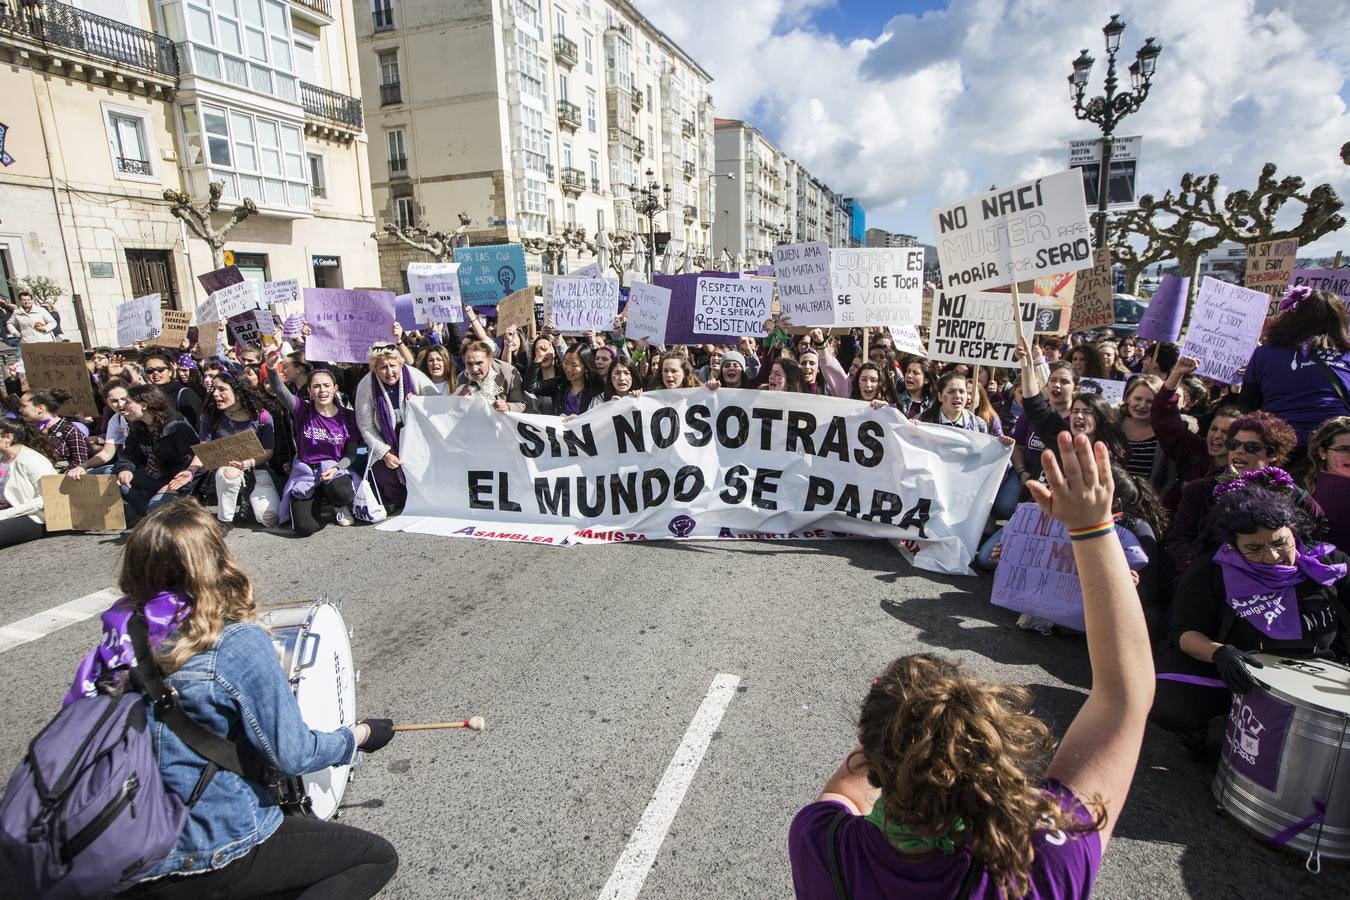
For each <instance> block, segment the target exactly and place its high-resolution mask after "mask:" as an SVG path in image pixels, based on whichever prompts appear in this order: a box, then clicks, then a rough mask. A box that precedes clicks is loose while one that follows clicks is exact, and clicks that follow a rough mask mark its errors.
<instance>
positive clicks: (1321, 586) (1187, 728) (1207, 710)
mask: <svg viewBox="0 0 1350 900" xmlns="http://www.w3.org/2000/svg"><path fill="white" fill-rule="evenodd" d="M1254 474H1255V473H1252V474H1249V475H1246V476H1243V477H1240V478H1238V479H1235V480H1233V481H1231V482H1228V483H1227V484H1224V485H1221V486H1219V487H1218V488H1217V489H1216V490H1215V492H1214V493H1216V494H1218V497H1216V498H1215V507H1214V520H1215V522H1216V523H1217V525H1218V528H1219V529H1221V533H1222V538H1221V543H1220V545H1219V547H1218V549H1217V550H1215V551H1211V552H1209V553H1206V554H1204V555H1202V556H1198V557H1197V558H1196V561H1195V564H1194V565H1192V566H1191V567H1190V568H1189V569H1188V570H1187V571H1186V573H1185V574H1184V575H1183V576H1182V578H1181V582H1180V583H1179V584H1178V586H1177V593H1176V600H1175V601H1174V604H1173V609H1172V639H1173V641H1174V644H1175V646H1174V647H1173V649H1171V650H1169V651H1168V652H1167V653H1166V654H1164V655H1163V656H1162V657H1161V658H1160V659H1159V662H1158V689H1157V698H1156V700H1155V701H1154V704H1153V711H1152V713H1151V714H1150V715H1149V719H1150V720H1151V721H1152V722H1153V723H1154V724H1156V725H1158V726H1160V727H1162V728H1165V729H1167V730H1168V731H1173V732H1177V733H1178V734H1179V735H1180V736H1181V737H1182V739H1183V741H1184V742H1185V743H1186V744H1187V746H1188V747H1189V748H1190V749H1191V750H1192V752H1193V753H1195V754H1196V755H1197V756H1198V757H1201V758H1203V757H1204V756H1205V755H1207V753H1206V751H1207V747H1206V742H1205V741H1206V738H1205V731H1206V730H1207V725H1208V723H1209V720H1210V719H1212V718H1214V717H1215V716H1220V715H1224V714H1226V713H1227V712H1228V709H1229V706H1230V704H1231V702H1232V696H1231V694H1245V693H1247V692H1248V691H1250V690H1252V689H1254V688H1255V687H1256V680H1255V679H1254V678H1253V677H1252V673H1251V671H1250V670H1249V667H1252V666H1255V667H1257V668H1259V667H1260V665H1261V664H1260V663H1259V662H1257V661H1255V660H1254V659H1252V657H1251V656H1250V655H1249V654H1250V653H1253V652H1258V651H1259V652H1266V653H1275V654H1279V655H1280V656H1290V657H1295V658H1302V657H1312V656H1336V657H1338V658H1341V659H1344V658H1345V657H1346V652H1347V649H1348V645H1347V631H1346V629H1347V624H1348V623H1346V622H1343V621H1341V620H1340V617H1339V616H1338V615H1337V608H1338V607H1339V608H1340V609H1341V610H1344V609H1345V608H1346V607H1345V604H1346V603H1347V602H1348V601H1350V582H1348V581H1347V580H1346V577H1345V576H1346V571H1347V563H1350V557H1347V556H1346V555H1345V554H1344V553H1341V552H1340V551H1339V550H1336V549H1335V548H1334V547H1332V546H1331V545H1330V544H1321V543H1317V542H1316V540H1315V535H1316V533H1317V532H1318V530H1319V527H1320V526H1319V525H1318V523H1316V522H1315V521H1313V520H1312V519H1310V518H1309V517H1308V515H1307V513H1306V512H1305V511H1304V510H1303V509H1302V508H1301V507H1300V505H1299V504H1298V503H1297V502H1296V501H1295V499H1294V497H1293V495H1292V493H1291V491H1290V489H1291V488H1292V487H1293V482H1292V480H1290V479H1289V478H1288V477H1287V476H1285V478H1284V479H1283V480H1282V481H1279V480H1276V479H1273V478H1263V477H1260V476H1256V477H1253V475H1254ZM1281 474H1283V473H1281ZM1218 682H1222V686H1211V685H1212V684H1217V683H1218Z"/></svg>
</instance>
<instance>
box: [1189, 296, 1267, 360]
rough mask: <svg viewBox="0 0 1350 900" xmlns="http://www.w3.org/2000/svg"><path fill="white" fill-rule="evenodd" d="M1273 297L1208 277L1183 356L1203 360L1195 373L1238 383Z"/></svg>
mask: <svg viewBox="0 0 1350 900" xmlns="http://www.w3.org/2000/svg"><path fill="white" fill-rule="evenodd" d="M1269 302H1270V296H1269V295H1267V294H1265V293H1262V292H1261V291H1252V290H1248V289H1247V288H1243V287H1238V286H1237V285H1235V284H1229V283H1228V282H1226V281H1221V280H1219V279H1218V278H1209V277H1206V278H1205V279H1204V280H1203V281H1201V282H1200V290H1199V292H1198V293H1197V294H1196V295H1195V307H1194V309H1193V310H1192V312H1191V324H1190V326H1189V327H1188V328H1187V329H1186V340H1185V342H1184V343H1183V344H1182V345H1181V355H1182V356H1193V357H1195V358H1196V359H1198V360H1200V368H1198V369H1196V371H1195V374H1197V375H1200V376H1202V377H1205V378H1213V379H1214V380H1215V381H1217V382H1219V383H1220V384H1236V383H1237V381H1238V372H1239V371H1240V370H1241V369H1242V368H1244V367H1245V366H1246V365H1247V361H1248V360H1250V359H1251V357H1252V351H1253V350H1255V349H1256V342H1257V340H1258V339H1259V338H1260V337H1261V327H1262V326H1263V325H1264V324H1265V321H1266V305H1267V304H1268V303H1269Z"/></svg>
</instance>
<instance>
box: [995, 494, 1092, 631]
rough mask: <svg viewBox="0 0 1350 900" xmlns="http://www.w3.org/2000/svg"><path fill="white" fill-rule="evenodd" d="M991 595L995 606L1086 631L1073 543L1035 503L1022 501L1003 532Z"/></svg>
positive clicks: (1063, 530)
mask: <svg viewBox="0 0 1350 900" xmlns="http://www.w3.org/2000/svg"><path fill="white" fill-rule="evenodd" d="M1002 543H1003V549H1002V551H1001V553H1000V555H999V561H998V568H997V569H995V570H994V589H993V593H992V595H991V597H990V599H991V601H992V602H993V603H994V604H995V605H996V606H1002V607H1004V608H1005V609H1011V610H1015V611H1017V612H1024V613H1031V614H1032V615H1035V616H1041V617H1042V618H1046V619H1049V620H1050V621H1052V622H1054V623H1055V624H1056V625H1063V626H1064V627H1065V628H1073V629H1076V630H1078V631H1083V630H1085V628H1084V623H1083V590H1082V587H1081V586H1080V585H1079V583H1078V566H1077V564H1075V563H1074V559H1073V542H1072V541H1071V540H1069V533H1068V531H1066V530H1065V528H1064V526H1063V524H1061V523H1060V522H1059V521H1058V520H1057V519H1055V518H1054V517H1052V516H1048V515H1046V514H1045V513H1043V512H1041V508H1040V507H1039V506H1037V505H1036V504H1035V503H1020V504H1018V506H1017V511H1016V512H1015V513H1013V517H1012V519H1010V520H1009V521H1008V524H1007V525H1006V526H1005V527H1004V529H1003V540H1002Z"/></svg>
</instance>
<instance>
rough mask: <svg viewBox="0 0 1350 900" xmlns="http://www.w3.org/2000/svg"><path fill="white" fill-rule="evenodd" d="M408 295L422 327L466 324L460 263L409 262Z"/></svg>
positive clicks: (414, 316) (415, 319)
mask: <svg viewBox="0 0 1350 900" xmlns="http://www.w3.org/2000/svg"><path fill="white" fill-rule="evenodd" d="M408 292H409V293H410V294H411V295H412V302H413V319H414V321H416V322H417V324H418V325H426V324H427V323H429V322H463V321H464V304H463V301H461V300H460V293H459V263H408Z"/></svg>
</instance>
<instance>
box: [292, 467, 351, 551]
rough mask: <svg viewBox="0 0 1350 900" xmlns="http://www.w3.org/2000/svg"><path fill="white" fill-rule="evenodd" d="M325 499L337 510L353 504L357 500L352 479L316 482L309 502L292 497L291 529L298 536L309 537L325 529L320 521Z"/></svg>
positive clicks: (341, 478)
mask: <svg viewBox="0 0 1350 900" xmlns="http://www.w3.org/2000/svg"><path fill="white" fill-rule="evenodd" d="M324 497H327V498H328V502H329V503H331V504H333V507H334V508H335V509H336V508H337V507H340V506H346V505H348V504H349V503H351V502H352V500H354V499H355V498H356V490H355V489H354V488H353V487H352V480H351V478H348V477H345V476H339V477H337V478H334V479H333V480H332V481H316V482H315V483H314V493H313V494H310V496H309V499H308V500H301V499H299V498H298V497H296V496H294V495H292V496H291V527H292V528H294V529H295V531H296V533H297V534H303V535H304V536H305V537H309V536H310V535H311V534H313V533H314V532H316V531H318V530H319V529H320V528H322V527H323V523H322V522H320V521H319V509H320V507H321V505H322V500H323V498H324Z"/></svg>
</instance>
